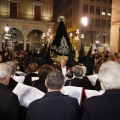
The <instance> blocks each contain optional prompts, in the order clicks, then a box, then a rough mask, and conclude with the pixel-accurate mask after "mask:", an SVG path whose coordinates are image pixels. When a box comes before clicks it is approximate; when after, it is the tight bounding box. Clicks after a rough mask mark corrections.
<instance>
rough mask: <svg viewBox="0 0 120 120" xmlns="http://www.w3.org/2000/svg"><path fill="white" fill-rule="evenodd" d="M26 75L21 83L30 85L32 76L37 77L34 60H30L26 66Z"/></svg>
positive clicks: (36, 66) (36, 67) (36, 65)
mask: <svg viewBox="0 0 120 120" xmlns="http://www.w3.org/2000/svg"><path fill="white" fill-rule="evenodd" d="M26 73H27V75H26V76H25V79H24V82H23V84H25V85H29V86H31V85H32V77H38V64H37V63H36V62H30V63H29V64H28V66H27V68H26Z"/></svg>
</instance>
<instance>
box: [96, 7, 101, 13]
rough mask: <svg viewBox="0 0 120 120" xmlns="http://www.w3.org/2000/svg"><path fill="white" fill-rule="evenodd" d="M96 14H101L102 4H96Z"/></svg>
mask: <svg viewBox="0 0 120 120" xmlns="http://www.w3.org/2000/svg"><path fill="white" fill-rule="evenodd" d="M96 14H100V6H96Z"/></svg>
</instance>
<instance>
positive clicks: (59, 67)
mask: <svg viewBox="0 0 120 120" xmlns="http://www.w3.org/2000/svg"><path fill="white" fill-rule="evenodd" d="M68 69H69V67H68V66H66V72H67V71H68ZM58 70H59V71H61V72H62V68H61V66H58Z"/></svg>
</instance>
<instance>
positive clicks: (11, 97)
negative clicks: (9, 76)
mask: <svg viewBox="0 0 120 120" xmlns="http://www.w3.org/2000/svg"><path fill="white" fill-rule="evenodd" d="M19 110H20V103H19V101H18V97H17V95H15V94H14V93H12V92H11V91H10V90H9V89H8V88H7V87H6V86H5V85H3V84H2V83H0V120H18V118H19Z"/></svg>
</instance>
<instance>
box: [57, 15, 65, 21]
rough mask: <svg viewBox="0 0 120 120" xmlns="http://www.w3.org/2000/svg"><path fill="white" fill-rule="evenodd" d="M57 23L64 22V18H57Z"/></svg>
mask: <svg viewBox="0 0 120 120" xmlns="http://www.w3.org/2000/svg"><path fill="white" fill-rule="evenodd" d="M57 21H58V22H60V21H63V22H64V21H65V17H64V16H59V17H58V18H57Z"/></svg>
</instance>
